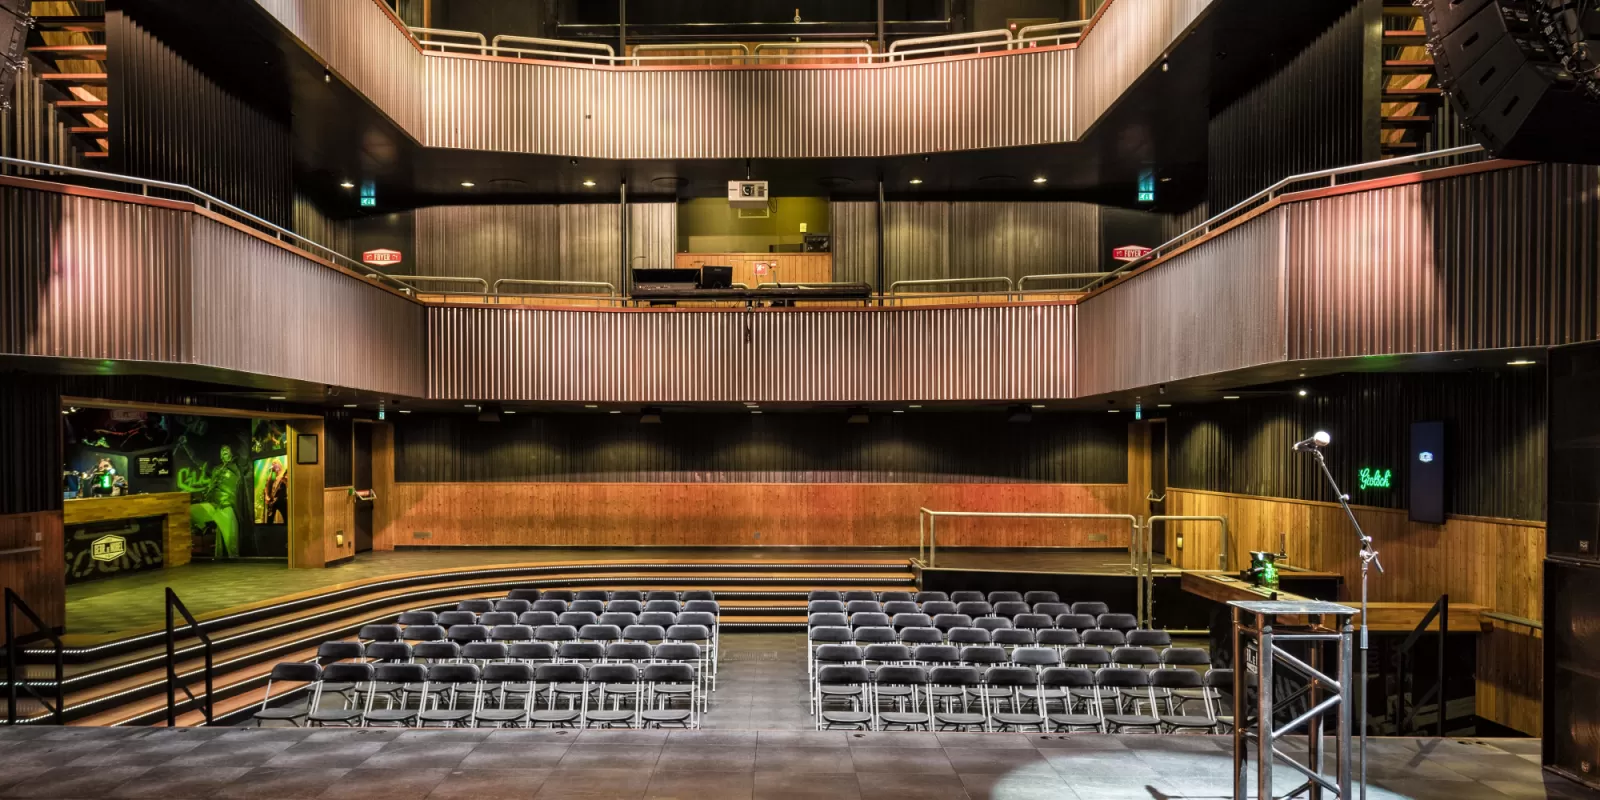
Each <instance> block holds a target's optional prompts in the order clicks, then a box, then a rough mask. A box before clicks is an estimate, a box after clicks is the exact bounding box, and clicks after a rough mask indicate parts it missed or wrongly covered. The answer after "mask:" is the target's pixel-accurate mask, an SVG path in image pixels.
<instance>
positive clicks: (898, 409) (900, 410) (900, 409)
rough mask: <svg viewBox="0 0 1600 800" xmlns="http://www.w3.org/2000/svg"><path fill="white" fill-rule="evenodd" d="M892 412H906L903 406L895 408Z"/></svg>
mask: <svg viewBox="0 0 1600 800" xmlns="http://www.w3.org/2000/svg"><path fill="white" fill-rule="evenodd" d="M894 413H896V414H904V413H906V410H905V409H903V408H897V409H894Z"/></svg>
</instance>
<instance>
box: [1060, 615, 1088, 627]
mask: <svg viewBox="0 0 1600 800" xmlns="http://www.w3.org/2000/svg"><path fill="white" fill-rule="evenodd" d="M1056 627H1057V628H1065V629H1067V630H1074V631H1086V630H1089V629H1090V628H1093V627H1094V617H1091V616H1089V615H1088V614H1057V615H1056Z"/></svg>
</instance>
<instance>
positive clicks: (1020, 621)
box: [1011, 614, 1056, 631]
mask: <svg viewBox="0 0 1600 800" xmlns="http://www.w3.org/2000/svg"><path fill="white" fill-rule="evenodd" d="M1011 624H1012V625H1014V626H1016V627H1018V628H1027V629H1029V630H1035V631H1036V630H1041V629H1043V628H1054V627H1055V626H1056V621H1055V620H1053V619H1051V618H1050V615H1049V614H1018V615H1017V616H1016V617H1014V618H1013V619H1012V620H1011Z"/></svg>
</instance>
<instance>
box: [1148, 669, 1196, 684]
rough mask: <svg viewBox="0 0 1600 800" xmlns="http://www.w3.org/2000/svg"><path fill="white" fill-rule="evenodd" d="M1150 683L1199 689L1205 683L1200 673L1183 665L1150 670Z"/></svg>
mask: <svg viewBox="0 0 1600 800" xmlns="http://www.w3.org/2000/svg"><path fill="white" fill-rule="evenodd" d="M1150 685H1151V686H1158V687H1160V688H1163V689H1198V688H1200V687H1201V686H1203V685H1205V684H1204V679H1203V678H1201V676H1200V673H1198V672H1195V671H1194V670H1192V669H1184V668H1182V667H1161V668H1159V669H1153V670H1150Z"/></svg>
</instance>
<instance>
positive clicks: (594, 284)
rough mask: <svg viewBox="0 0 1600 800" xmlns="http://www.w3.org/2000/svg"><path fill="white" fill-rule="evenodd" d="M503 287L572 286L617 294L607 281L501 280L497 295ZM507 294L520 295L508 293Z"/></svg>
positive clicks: (612, 295) (611, 295)
mask: <svg viewBox="0 0 1600 800" xmlns="http://www.w3.org/2000/svg"><path fill="white" fill-rule="evenodd" d="M501 286H571V287H573V288H583V289H605V290H606V294H605V296H606V297H615V296H616V294H617V287H616V286H615V285H614V284H611V283H607V282H605V281H547V280H534V279H530V278H501V279H500V280H497V281H495V282H494V287H493V291H494V293H495V294H501V291H500V287H501ZM506 294H518V293H514V292H506Z"/></svg>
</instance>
